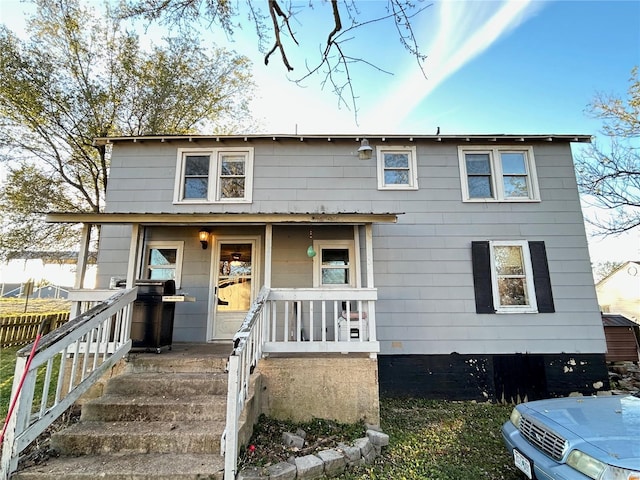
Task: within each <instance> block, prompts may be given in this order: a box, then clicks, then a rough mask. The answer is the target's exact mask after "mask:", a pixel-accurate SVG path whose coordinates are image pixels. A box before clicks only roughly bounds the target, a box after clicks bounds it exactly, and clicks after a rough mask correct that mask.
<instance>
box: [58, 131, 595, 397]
mask: <svg viewBox="0 0 640 480" xmlns="http://www.w3.org/2000/svg"><path fill="white" fill-rule="evenodd" d="M589 141H590V137H588V136H584V135H582V136H574V135H524V136H522V135H468V136H458V135H455V136H433V135H428V136H426V135H415V136H408V135H390V136H381V135H367V136H366V138H365V137H356V136H353V135H335V136H328V135H323V136H320V135H312V136H303V135H249V136H153V137H126V138H102V139H98V140H97V142H98V143H100V144H109V145H112V146H113V155H112V160H111V167H110V173H109V188H108V192H107V199H106V210H105V212H104V213H101V214H95V215H91V214H86V215H84V214H80V215H72V214H68V215H67V214H63V213H58V214H50V215H49V217H48V218H49V221H58V222H61V221H75V222H82V223H85V224H99V225H101V233H100V250H99V258H98V283H99V286H100V287H102V288H108V287H109V285H113V284H114V282H115V281H116V280H118V279H127V280H128V281H129V283H132V282H133V280H135V279H173V280H175V285H176V293H177V294H178V295H182V296H183V297H184V299H185V301H183V302H178V303H177V304H176V307H175V319H174V325H173V341H174V342H229V339H231V338H232V337H233V335H234V333H235V332H236V330H237V329H238V327H239V326H240V324H241V323H242V321H243V319H244V317H245V315H246V313H247V311H249V310H250V309H251V307H252V304H253V302H254V300H255V299H256V297H257V295H258V292H259V291H260V290H261V288H262V287H267V288H269V289H271V297H270V298H271V300H272V301H273V305H272V306H271V310H270V312H271V315H272V318H271V320H270V321H269V324H268V329H267V330H268V331H267V332H265V333H264V335H265V338H267V340H266V342H267V343H266V347H265V352H266V353H268V354H269V355H272V356H274V355H277V354H278V355H283V354H287V353H292V352H293V353H296V354H297V356H298V357H297V358H298V360H296V361H299V362H302V361H303V360H301V358H305V355H306V356H307V358H313V359H315V360H317V361H320V360H319V359H322V358H325V357H327V358H328V357H331V356H332V355H333V356H337V357H340V355H339V354H340V353H346V352H348V353H349V354H359V355H364V356H365V357H366V358H367V360H368V361H369V362H371V361H372V360H371V359H373V362H374V364H375V366H376V368H374V384H375V383H376V382H379V389H380V392H381V393H382V394H389V395H403V394H412V395H423V396H429V397H434V398H443V397H444V398H455V399H493V400H501V399H505V400H516V399H518V398H520V399H525V398H528V399H534V398H541V397H546V396H556V395H566V394H569V393H570V392H574V391H579V392H583V393H593V392H595V391H597V390H599V389H606V388H607V387H608V380H607V378H608V377H607V370H606V366H605V360H604V355H605V351H606V344H605V337H604V333H603V327H602V321H601V317H600V312H599V309H598V302H597V299H596V294H595V289H594V284H593V278H592V274H591V267H590V261H589V254H588V250H587V240H586V235H585V228H584V224H583V218H582V214H581V209H580V201H579V198H578V191H577V187H576V180H575V174H574V168H573V161H572V153H571V143H572V142H589ZM345 345H347V346H346V347H345ZM292 365H293V364H292ZM290 368H295V367H290ZM328 368H330V367H328ZM354 372H357V370H354ZM331 373H332V372H328V373H327V375H331ZM334 373H335V372H334ZM336 375H338V376H340V377H341V381H343V382H350V381H352V380H354V379H353V378H350V373H349V369H348V368H347V369H346V370H341V371H340V372H338V373H336ZM354 375H355V373H354ZM375 377H377V378H375Z"/></svg>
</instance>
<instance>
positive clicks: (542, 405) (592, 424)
mask: <svg viewBox="0 0 640 480" xmlns="http://www.w3.org/2000/svg"><path fill="white" fill-rule="evenodd" d="M524 407H526V409H525V410H524V413H525V414H528V415H530V416H531V417H533V418H538V419H540V420H543V419H544V418H546V419H549V420H551V422H553V423H551V424H550V422H549V421H545V423H546V424H547V425H549V426H551V427H552V428H554V429H555V430H556V433H558V434H560V435H562V436H563V437H565V438H566V439H567V440H568V441H569V442H570V445H571V448H578V449H579V450H582V451H584V452H585V453H588V454H594V453H596V452H594V449H599V450H601V451H602V453H604V454H605V455H607V456H608V457H609V459H608V460H607V462H608V463H612V464H615V465H619V466H624V467H626V468H634V469H639V468H640V398H637V397H634V396H632V395H612V396H602V397H569V398H555V399H550V400H538V401H534V402H529V403H526V404H524ZM553 424H555V426H554V425H553ZM558 427H559V428H558ZM582 442H584V443H582Z"/></svg>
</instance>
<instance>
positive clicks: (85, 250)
mask: <svg viewBox="0 0 640 480" xmlns="http://www.w3.org/2000/svg"><path fill="white" fill-rule="evenodd" d="M90 242H91V224H90V223H85V224H83V225H82V236H81V238H80V251H79V252H78V263H77V265H78V270H77V271H76V279H75V284H74V285H73V288H74V289H76V290H79V289H81V288H82V287H83V285H84V277H85V275H86V273H87V263H88V261H89V244H90Z"/></svg>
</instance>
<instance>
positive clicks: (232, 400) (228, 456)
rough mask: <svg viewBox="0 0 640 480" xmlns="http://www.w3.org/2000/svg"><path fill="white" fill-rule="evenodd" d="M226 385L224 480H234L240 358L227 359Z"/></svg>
mask: <svg viewBox="0 0 640 480" xmlns="http://www.w3.org/2000/svg"><path fill="white" fill-rule="evenodd" d="M228 369H229V377H228V378H229V382H228V385H227V426H226V430H225V438H224V452H223V454H224V480H234V479H235V478H236V470H237V468H238V394H239V392H240V357H239V356H238V355H235V352H234V354H232V355H231V356H230V357H229V366H228Z"/></svg>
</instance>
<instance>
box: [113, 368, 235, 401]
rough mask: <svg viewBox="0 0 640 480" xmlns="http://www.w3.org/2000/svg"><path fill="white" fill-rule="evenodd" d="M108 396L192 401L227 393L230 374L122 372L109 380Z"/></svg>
mask: <svg viewBox="0 0 640 480" xmlns="http://www.w3.org/2000/svg"><path fill="white" fill-rule="evenodd" d="M104 393H105V394H115V395H127V396H142V395H149V396H158V397H172V398H189V397H193V396H196V395H225V396H226V394H227V374H226V373H222V372H210V373H177V374H166V373H155V372H151V373H150V372H146V373H123V374H122V375H118V376H116V377H113V378H111V379H110V380H109V382H108V383H107V385H106V387H105V392H104Z"/></svg>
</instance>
